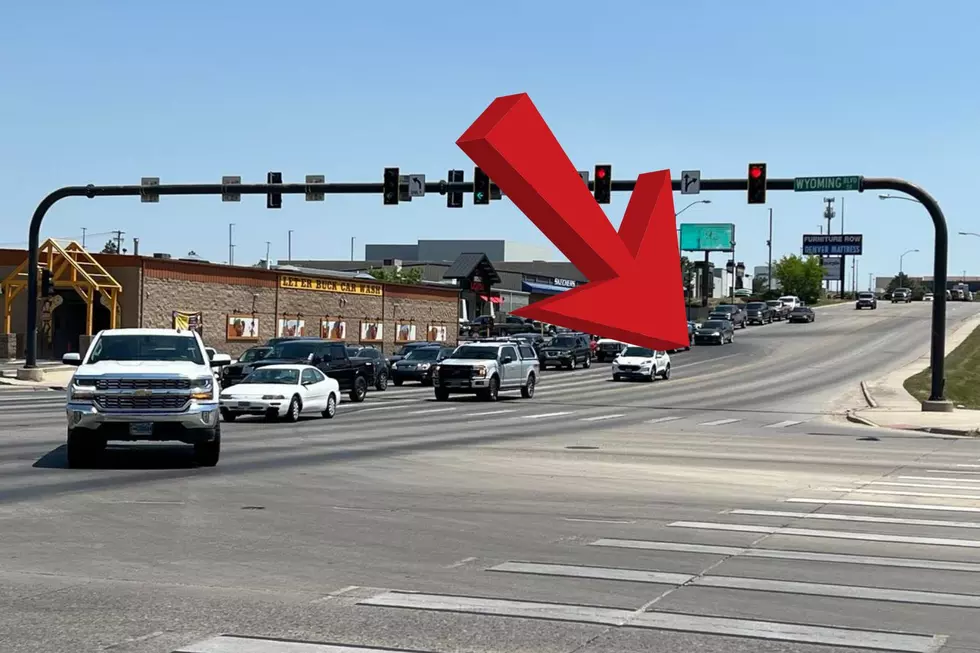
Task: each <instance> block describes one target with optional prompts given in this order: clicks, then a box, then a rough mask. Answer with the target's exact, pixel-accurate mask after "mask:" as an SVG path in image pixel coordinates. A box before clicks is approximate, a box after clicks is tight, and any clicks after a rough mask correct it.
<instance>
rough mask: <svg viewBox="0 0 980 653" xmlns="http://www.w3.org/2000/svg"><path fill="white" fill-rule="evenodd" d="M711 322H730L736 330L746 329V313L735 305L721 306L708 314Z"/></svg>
mask: <svg viewBox="0 0 980 653" xmlns="http://www.w3.org/2000/svg"><path fill="white" fill-rule="evenodd" d="M708 319H709V320H728V321H729V322H731V323H732V327H733V328H736V329H744V328H745V311H743V310H742V307H741V306H736V305H734V304H719V305H718V306H715V307H714V308H713V309H712V310H711V312H710V313H708Z"/></svg>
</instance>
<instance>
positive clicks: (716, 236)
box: [680, 223, 735, 252]
mask: <svg viewBox="0 0 980 653" xmlns="http://www.w3.org/2000/svg"><path fill="white" fill-rule="evenodd" d="M680 232H681V236H680V248H681V251H682V252H732V251H734V250H735V225H733V224H703V223H698V224H691V223H686V224H682V225H680Z"/></svg>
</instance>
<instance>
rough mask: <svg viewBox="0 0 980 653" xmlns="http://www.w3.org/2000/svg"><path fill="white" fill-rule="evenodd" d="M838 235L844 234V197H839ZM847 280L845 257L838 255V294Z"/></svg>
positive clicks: (842, 290) (842, 291)
mask: <svg viewBox="0 0 980 653" xmlns="http://www.w3.org/2000/svg"><path fill="white" fill-rule="evenodd" d="M840 235H841V236H843V235H844V198H843V197H842V198H840ZM846 282H847V257H846V256H841V257H840V294H841V298H842V299H843V297H844V286H845V285H846Z"/></svg>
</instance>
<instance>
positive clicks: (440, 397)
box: [436, 388, 449, 401]
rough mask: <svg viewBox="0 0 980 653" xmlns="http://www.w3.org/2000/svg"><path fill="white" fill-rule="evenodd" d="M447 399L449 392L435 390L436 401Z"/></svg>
mask: <svg viewBox="0 0 980 653" xmlns="http://www.w3.org/2000/svg"><path fill="white" fill-rule="evenodd" d="M447 399H449V390H446V389H445V388H436V401H446V400H447Z"/></svg>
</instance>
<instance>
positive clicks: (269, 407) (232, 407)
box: [219, 365, 340, 422]
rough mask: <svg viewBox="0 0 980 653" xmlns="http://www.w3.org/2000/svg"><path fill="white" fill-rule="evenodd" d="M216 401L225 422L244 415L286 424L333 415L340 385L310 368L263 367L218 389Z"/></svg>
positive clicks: (295, 366) (301, 366) (304, 366)
mask: <svg viewBox="0 0 980 653" xmlns="http://www.w3.org/2000/svg"><path fill="white" fill-rule="evenodd" d="M219 402H220V406H221V417H222V419H224V420H225V421H226V422H234V421H235V419H237V418H238V417H241V416H244V415H261V416H264V417H266V418H267V419H283V420H285V421H287V422H295V421H296V420H298V419H299V418H300V416H301V415H309V414H316V415H320V416H321V417H326V418H327V419H330V418H332V417H333V416H334V415H336V414H337V404H339V403H340V384H339V383H337V381H336V380H335V379H331V378H330V377H329V376H327V375H325V374H324V373H323V372H321V371H320V370H318V369H317V368H315V367H313V366H312V365H267V366H265V367H260V368H259V369H257V370H255V371H254V372H252V373H251V374H249V375H248V376H246V377H245V378H244V379H242V381H241V383H238V384H236V385H233V386H231V387H229V388H225V389H224V390H222V391H221V396H220V398H219Z"/></svg>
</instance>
